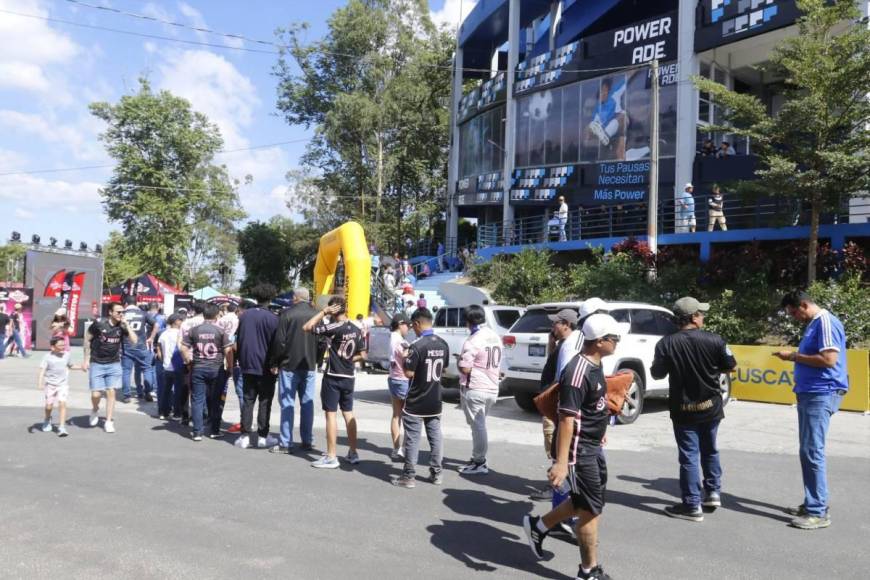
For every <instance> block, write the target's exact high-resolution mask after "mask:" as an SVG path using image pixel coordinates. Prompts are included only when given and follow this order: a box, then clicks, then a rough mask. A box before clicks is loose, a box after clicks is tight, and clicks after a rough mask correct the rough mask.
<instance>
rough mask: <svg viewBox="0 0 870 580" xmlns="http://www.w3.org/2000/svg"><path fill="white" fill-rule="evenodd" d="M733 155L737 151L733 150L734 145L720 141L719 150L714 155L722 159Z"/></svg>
mask: <svg viewBox="0 0 870 580" xmlns="http://www.w3.org/2000/svg"><path fill="white" fill-rule="evenodd" d="M734 155H737V151H735V150H734V147H732V146H731V144H730V143H728V141H722V143H721V144H720V145H719V151H718V152H717V153H716V157H718V158H719V159H722V158H724V157H733V156H734Z"/></svg>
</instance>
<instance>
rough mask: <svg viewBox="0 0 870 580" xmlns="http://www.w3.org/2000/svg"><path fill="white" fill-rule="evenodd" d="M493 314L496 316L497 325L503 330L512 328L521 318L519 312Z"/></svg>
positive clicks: (505, 311) (500, 311)
mask: <svg viewBox="0 0 870 580" xmlns="http://www.w3.org/2000/svg"><path fill="white" fill-rule="evenodd" d="M492 314H493V316H495V323H496V324H498V325H499V326H501V327H502V328H510V327H511V326H513V324H514V322H516V321H517V319H518V318H519V317H520V311H519V310H493V311H492Z"/></svg>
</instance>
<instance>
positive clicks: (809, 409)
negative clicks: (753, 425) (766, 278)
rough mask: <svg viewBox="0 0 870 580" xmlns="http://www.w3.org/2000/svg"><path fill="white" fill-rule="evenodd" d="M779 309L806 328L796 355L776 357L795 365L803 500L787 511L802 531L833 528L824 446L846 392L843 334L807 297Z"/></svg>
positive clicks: (789, 297) (792, 297)
mask: <svg viewBox="0 0 870 580" xmlns="http://www.w3.org/2000/svg"><path fill="white" fill-rule="evenodd" d="M782 307H783V308H784V309H785V311H786V312H787V313H788V315H789V316H791V317H792V318H794V319H795V320H797V321H799V322H802V323H806V324H807V327H806V328H805V329H804V334H803V337H802V338H801V342H800V346H798V349H797V351H790V350H781V351H779V352H777V353H775V355H774V356H776V357H777V358H779V359H781V360H784V361H791V362H793V363H794V392H795V395H796V396H797V411H798V437H799V441H800V460H801V475H802V476H803V482H804V501H803V503H802V504H801V505H799V506H797V507H793V508H787V509H786V513H788V514H789V515H792V516H794V519H793V520H792V521H791V524H790V525H792V526H793V527H795V528H800V529H802V530H816V529H819V528H826V527H828V526H830V525H831V515H830V511H829V506H828V473H827V464H826V461H825V441H826V439H827V437H828V428H829V427H830V425H831V417H832V416H833V415H834V413H836V412H837V411H839V409H840V403H841V402H842V401H843V397H844V396H845V395H846V392H847V391H848V390H849V375H848V373H847V370H846V330H845V328H844V327H843V323H842V322H840V319H838V318H837V317H836V316H834V315H833V314H831V313H830V312H828V311H827V310H825V309H824V308H821V307H820V306H819V305H818V304H816V303H815V301H813V299H812V298H811V297H810V296H809V295H808V294H806V293H805V292H790V293H789V294H786V295H785V296H784V297H783V299H782Z"/></svg>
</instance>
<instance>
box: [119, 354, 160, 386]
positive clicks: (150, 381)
mask: <svg viewBox="0 0 870 580" xmlns="http://www.w3.org/2000/svg"><path fill="white" fill-rule="evenodd" d="M133 369H135V370H137V371H139V372H140V373H142V382H143V383H144V385H143V386H140V385H136V395H137V396H139V397H142V396H143V395H144V394H145V393H153V392H154V383H156V382H157V381H156V380H155V378H154V353H153V352H151V351H150V350H148V349H147V348H125V349H124V352H123V353H122V354H121V370H122V371H123V375H121V396H122V397H124V398H127V397H129V396H130V393H131V391H132V384H131V383H132V381H131V380H130V375H131V373H132V371H133Z"/></svg>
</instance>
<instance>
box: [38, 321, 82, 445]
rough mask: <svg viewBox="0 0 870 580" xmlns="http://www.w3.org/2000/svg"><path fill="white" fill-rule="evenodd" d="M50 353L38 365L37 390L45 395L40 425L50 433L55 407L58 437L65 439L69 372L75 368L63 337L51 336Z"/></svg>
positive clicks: (66, 433) (45, 431)
mask: <svg viewBox="0 0 870 580" xmlns="http://www.w3.org/2000/svg"><path fill="white" fill-rule="evenodd" d="M49 343H50V344H51V352H49V353H47V354H46V355H45V356H44V357H43V358H42V363H40V365H39V378H38V379H37V388H38V389H39V390H40V391H42V392H43V393H44V394H45V419H44V421H43V423H42V431H43V432H44V433H51V431H52V426H51V413H52V411H53V410H54V406H55V405H57V407H58V413H59V417H58V419H59V421H58V423H57V435H58V437H66V436H67V435H69V433H68V432H67V430H66V402H67V399H68V398H69V370H70V369H75V368H81V367H77V366H75V365H73V364H72V361H70V354H69V351H68V350H66V347H65V344H64V340H63V337H61V336H53V337H51V340H50V341H49Z"/></svg>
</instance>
